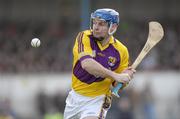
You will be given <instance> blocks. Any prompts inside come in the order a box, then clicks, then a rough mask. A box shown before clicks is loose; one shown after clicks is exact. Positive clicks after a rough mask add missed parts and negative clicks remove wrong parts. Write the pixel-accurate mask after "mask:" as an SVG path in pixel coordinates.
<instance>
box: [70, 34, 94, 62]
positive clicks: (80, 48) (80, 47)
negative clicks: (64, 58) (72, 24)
mask: <svg viewBox="0 0 180 119" xmlns="http://www.w3.org/2000/svg"><path fill="white" fill-rule="evenodd" d="M73 54H74V58H75V61H77V60H78V59H80V58H82V57H84V56H90V57H93V51H92V48H91V43H90V38H89V37H88V35H87V34H86V33H84V32H80V33H79V34H78V36H77V38H76V42H75V45H74V48H73Z"/></svg>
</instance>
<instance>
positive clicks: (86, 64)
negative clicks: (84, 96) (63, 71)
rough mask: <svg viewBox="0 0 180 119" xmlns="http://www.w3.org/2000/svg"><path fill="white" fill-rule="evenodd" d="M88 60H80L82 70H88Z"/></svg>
mask: <svg viewBox="0 0 180 119" xmlns="http://www.w3.org/2000/svg"><path fill="white" fill-rule="evenodd" d="M90 60H91V59H85V60H83V61H81V67H82V68H83V69H84V70H86V71H87V70H88V69H89V67H90Z"/></svg>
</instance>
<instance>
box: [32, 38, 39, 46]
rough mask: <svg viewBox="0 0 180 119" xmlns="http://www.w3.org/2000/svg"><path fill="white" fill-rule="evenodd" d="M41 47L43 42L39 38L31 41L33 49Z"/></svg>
mask: <svg viewBox="0 0 180 119" xmlns="http://www.w3.org/2000/svg"><path fill="white" fill-rule="evenodd" d="M40 45H41V41H40V40H39V39H38V38H33V39H32V41H31V46H32V47H39V46H40Z"/></svg>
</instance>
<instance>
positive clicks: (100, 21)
mask: <svg viewBox="0 0 180 119" xmlns="http://www.w3.org/2000/svg"><path fill="white" fill-rule="evenodd" d="M93 22H98V23H107V22H106V21H105V20H104V19H100V18H94V19H93Z"/></svg>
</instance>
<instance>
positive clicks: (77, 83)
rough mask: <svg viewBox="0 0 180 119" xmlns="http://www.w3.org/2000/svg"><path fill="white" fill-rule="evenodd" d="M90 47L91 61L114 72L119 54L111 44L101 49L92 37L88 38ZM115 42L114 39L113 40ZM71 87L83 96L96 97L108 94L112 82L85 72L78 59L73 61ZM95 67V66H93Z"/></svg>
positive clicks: (117, 64)
mask: <svg viewBox="0 0 180 119" xmlns="http://www.w3.org/2000/svg"><path fill="white" fill-rule="evenodd" d="M89 40H90V47H91V48H92V55H93V59H94V60H96V61H97V62H99V63H100V64H101V65H103V66H104V67H105V68H108V69H110V70H113V71H114V70H116V69H117V68H118V67H119V65H120V60H121V58H120V52H119V51H118V50H117V49H116V47H115V46H114V45H113V44H111V43H110V44H108V45H107V46H105V47H102V46H101V45H100V43H98V42H97V41H96V40H95V39H93V37H91V36H89ZM113 40H115V39H113ZM74 60H75V61H74V65H73V76H72V87H73V89H74V90H75V91H76V92H77V93H79V94H82V95H85V96H92V97H93V96H98V95H102V94H107V95H108V94H110V86H111V84H112V80H111V79H108V78H101V77H98V76H93V75H91V74H89V73H88V72H87V71H85V70H84V69H83V68H82V67H81V65H80V61H79V60H78V59H74ZM94 67H96V66H94Z"/></svg>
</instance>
